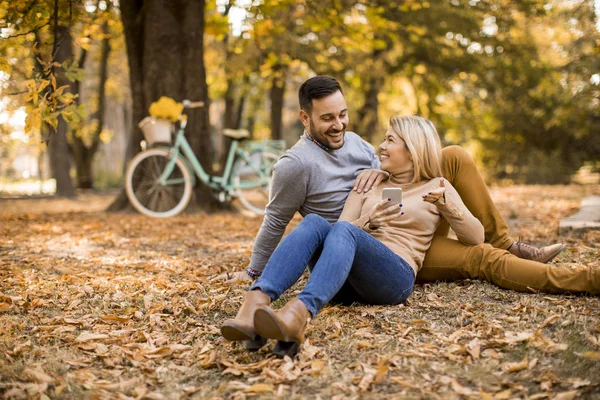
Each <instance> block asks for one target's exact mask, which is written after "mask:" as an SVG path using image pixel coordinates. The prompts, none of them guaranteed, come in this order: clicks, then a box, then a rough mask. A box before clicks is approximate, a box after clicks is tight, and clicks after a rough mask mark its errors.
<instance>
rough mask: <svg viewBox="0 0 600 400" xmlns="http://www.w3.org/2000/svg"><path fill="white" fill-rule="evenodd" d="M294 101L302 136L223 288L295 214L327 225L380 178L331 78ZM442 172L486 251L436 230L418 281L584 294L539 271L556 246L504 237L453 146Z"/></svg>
mask: <svg viewBox="0 0 600 400" xmlns="http://www.w3.org/2000/svg"><path fill="white" fill-rule="evenodd" d="M299 101H300V108H301V110H300V113H299V116H300V119H301V121H302V124H303V125H304V127H305V132H304V135H303V136H302V137H301V138H300V140H299V141H298V142H297V143H296V144H295V145H294V146H293V147H292V148H291V149H290V150H288V151H287V152H286V153H285V154H284V155H283V156H282V157H281V158H280V160H279V161H278V162H277V164H276V165H275V169H274V176H273V181H272V189H271V200H270V202H269V205H268V206H267V209H266V214H265V218H264V220H263V223H262V225H261V227H260V230H259V232H258V235H257V237H256V240H255V243H254V248H253V252H252V258H251V261H250V265H249V266H248V268H247V269H246V271H239V272H237V273H235V275H234V277H233V278H232V279H230V281H236V280H240V279H241V280H251V279H252V278H255V277H257V276H259V275H260V274H261V273H262V271H263V269H264V267H265V265H266V263H267V261H268V259H269V257H270V255H271V254H272V252H273V251H274V249H275V248H276V246H277V245H278V243H279V241H280V240H281V237H282V236H283V233H284V232H285V228H286V227H287V225H288V223H289V221H290V220H291V219H292V217H293V216H294V214H295V212H296V211H298V212H300V214H301V215H302V216H303V217H304V216H306V215H308V214H311V213H314V214H318V215H320V216H322V217H324V218H325V219H327V220H328V221H329V222H331V223H333V222H335V221H336V220H337V218H338V217H339V215H340V214H341V211H342V209H343V206H344V202H345V200H346V197H347V195H348V193H349V191H350V190H351V189H352V188H354V189H355V190H358V191H361V190H369V189H370V188H371V187H372V186H376V185H377V184H378V183H379V182H380V181H381V180H382V179H383V178H384V177H385V173H384V172H383V171H378V170H377V168H378V167H379V161H378V159H377V157H376V155H375V151H374V149H373V147H372V146H371V145H370V144H368V143H366V142H364V141H363V140H362V139H360V137H359V136H358V135H356V134H355V133H353V132H350V131H347V130H346V129H347V126H348V123H349V119H348V109H347V106H346V101H345V98H344V95H343V91H342V88H341V86H340V85H339V83H338V82H337V81H336V80H335V79H334V78H331V77H327V76H316V77H313V78H311V79H309V80H307V81H306V82H304V83H303V84H302V86H301V87H300V89H299ZM361 171H362V173H361ZM443 171H444V177H445V178H446V179H448V180H449V181H450V182H451V183H452V185H453V186H454V187H455V188H456V189H457V190H458V192H459V193H460V195H461V197H462V198H463V200H464V202H465V204H466V205H467V207H468V208H469V209H470V210H471V212H472V213H473V214H474V215H475V216H476V217H477V218H478V219H479V220H480V221H481V222H482V224H483V225H484V228H485V231H486V243H489V244H484V245H480V246H464V245H462V244H460V243H458V242H456V241H453V240H450V239H448V238H446V237H445V236H446V235H447V233H448V226H447V224H446V225H445V224H443V226H441V227H440V229H438V231H437V232H436V238H435V239H434V240H433V242H432V245H431V247H430V249H429V250H428V252H427V256H426V258H425V262H424V265H423V268H422V269H421V271H419V274H418V277H417V278H418V280H419V281H421V282H423V281H435V280H455V279H464V278H477V279H485V280H488V281H491V282H493V283H495V284H497V285H499V286H501V287H504V288H509V289H514V290H521V291H527V290H531V289H534V290H544V291H550V292H562V291H590V290H591V289H590V287H589V286H590V284H589V282H588V281H589V279H588V280H585V279H581V278H580V275H577V274H583V273H584V272H583V271H580V272H578V273H577V274H575V273H574V272H573V273H570V272H568V271H569V270H568V269H562V268H557V267H555V266H551V265H545V264H541V263H546V262H548V261H550V260H551V259H552V258H554V257H555V256H556V255H557V254H559V253H560V252H561V251H562V250H563V249H564V248H565V246H564V245H562V244H555V245H552V246H547V247H542V248H539V249H538V248H535V247H533V246H530V245H527V244H524V243H521V242H515V241H513V240H512V239H511V238H510V237H509V236H508V227H507V226H506V223H505V221H504V220H503V219H502V217H501V216H500V215H499V213H498V211H497V209H496V207H495V205H494V203H493V202H492V200H491V198H490V196H489V193H488V191H487V187H486V186H485V182H484V181H483V178H482V177H481V175H480V174H479V172H478V171H477V168H476V166H475V164H474V162H473V160H472V159H471V158H470V157H469V156H468V155H467V154H466V152H465V151H464V150H463V149H461V148H460V147H458V146H450V147H448V148H445V149H444V151H443ZM359 173H360V175H359ZM357 175H358V178H357ZM505 250H508V252H506V251H505ZM528 260H533V261H528ZM534 261H537V262H534ZM590 279H591V278H590ZM594 279H596V278H594ZM582 281H585V282H582Z"/></svg>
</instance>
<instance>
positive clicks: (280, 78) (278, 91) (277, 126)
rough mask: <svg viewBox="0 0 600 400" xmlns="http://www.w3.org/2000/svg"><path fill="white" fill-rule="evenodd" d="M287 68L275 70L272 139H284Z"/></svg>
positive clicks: (272, 92) (272, 97) (272, 101)
mask: <svg viewBox="0 0 600 400" xmlns="http://www.w3.org/2000/svg"><path fill="white" fill-rule="evenodd" d="M286 76H287V68H286V67H280V68H275V72H274V75H273V79H272V84H271V139H274V140H280V139H282V136H283V132H282V122H283V105H284V95H285V80H286Z"/></svg>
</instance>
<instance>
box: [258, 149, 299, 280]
mask: <svg viewBox="0 0 600 400" xmlns="http://www.w3.org/2000/svg"><path fill="white" fill-rule="evenodd" d="M306 193H307V176H306V170H304V168H303V166H302V162H301V161H300V160H299V159H297V158H295V157H291V156H289V155H284V156H283V157H282V158H281V159H279V161H277V163H276V164H275V167H274V170H273V179H272V181H271V193H270V199H269V204H268V205H267V208H266V212H265V218H264V219H263V222H262V224H261V226H260V229H259V231H258V235H257V236H256V239H255V241H254V246H253V248H252V258H251V259H250V265H249V267H250V268H251V269H253V270H255V271H257V272H262V271H263V270H264V269H265V266H266V265H267V261H269V257H271V254H273V251H274V250H275V248H276V247H277V245H278V244H279V241H280V240H281V237H282V236H283V234H284V232H285V228H286V227H287V225H288V223H289V222H290V220H291V219H292V218H293V217H294V214H295V213H296V211H298V210H299V209H300V207H302V204H304V201H305V200H306Z"/></svg>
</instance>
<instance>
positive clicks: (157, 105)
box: [148, 96, 183, 122]
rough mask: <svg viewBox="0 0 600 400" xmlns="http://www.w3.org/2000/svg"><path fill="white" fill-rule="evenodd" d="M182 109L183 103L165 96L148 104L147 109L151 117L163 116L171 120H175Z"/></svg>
mask: <svg viewBox="0 0 600 400" xmlns="http://www.w3.org/2000/svg"><path fill="white" fill-rule="evenodd" d="M182 111H183V104H181V103H178V102H176V101H175V100H173V99H172V98H170V97H165V96H162V97H161V98H160V99H158V101H155V102H154V103H152V104H150V109H149V110H148V112H149V113H150V115H151V116H153V117H156V118H164V119H168V120H171V121H173V122H175V121H177V118H179V116H180V115H181V112H182Z"/></svg>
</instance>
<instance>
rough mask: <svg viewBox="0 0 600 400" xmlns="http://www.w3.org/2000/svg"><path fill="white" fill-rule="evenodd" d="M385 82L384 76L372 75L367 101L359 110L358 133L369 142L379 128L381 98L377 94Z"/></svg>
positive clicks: (368, 85)
mask: <svg viewBox="0 0 600 400" xmlns="http://www.w3.org/2000/svg"><path fill="white" fill-rule="evenodd" d="M383 84H384V78H383V77H372V78H370V79H369V82H368V83H367V91H366V93H365V102H364V104H363V106H362V107H361V108H360V110H358V123H357V124H356V125H357V127H358V129H357V133H358V134H359V135H361V136H362V137H363V138H365V140H366V141H367V142H369V143H371V142H372V141H373V136H374V135H375V133H376V132H377V131H378V129H379V119H378V115H377V114H378V111H379V99H378V98H377V96H378V95H379V92H380V91H381V88H382V87H383Z"/></svg>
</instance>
